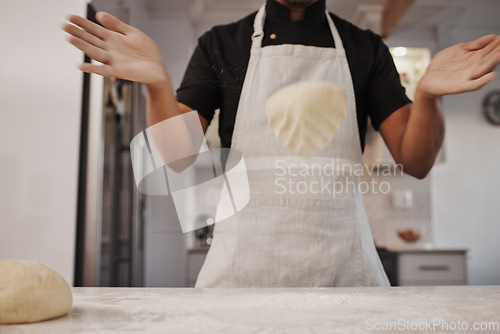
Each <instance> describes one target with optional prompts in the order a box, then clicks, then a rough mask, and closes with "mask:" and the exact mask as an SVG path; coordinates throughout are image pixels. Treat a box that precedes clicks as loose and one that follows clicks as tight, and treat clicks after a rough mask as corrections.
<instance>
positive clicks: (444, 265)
mask: <svg viewBox="0 0 500 334" xmlns="http://www.w3.org/2000/svg"><path fill="white" fill-rule="evenodd" d="M262 3H263V0H190V1H187V0H142V1H141V0H94V1H83V0H73V1H63V0H46V1H43V2H41V1H34V0H31V1H30V0H18V1H4V2H3V3H2V11H1V12H0V22H1V23H0V25H1V28H2V29H0V37H1V38H0V40H1V42H2V54H1V61H0V130H1V131H0V168H1V169H0V170H1V173H0V212H1V213H2V218H1V219H0V258H27V259H34V260H37V261H40V262H42V263H44V264H46V265H48V266H50V267H52V268H54V269H55V270H56V271H58V272H59V273H61V274H62V275H63V276H64V277H65V278H66V280H67V281H68V282H70V284H73V285H76V286H169V287H180V286H192V285H193V284H194V282H195V280H196V276H197V273H198V271H199V269H200V267H201V265H202V263H203V261H204V257H205V254H206V251H207V249H208V247H209V246H210V240H211V230H210V229H209V228H206V229H201V230H197V231H194V232H190V233H186V234H183V233H182V231H181V228H180V225H179V222H178V219H177V214H176V209H175V207H174V206H173V203H172V199H171V198H169V197H168V196H145V195H141V194H139V193H138V192H137V191H136V187H135V183H134V180H133V175H132V170H131V163H130V150H129V146H128V145H129V143H130V140H131V139H132V138H133V137H134V136H135V135H136V134H137V133H139V132H140V131H142V130H143V129H144V128H145V127H146V122H145V115H144V110H145V94H144V89H143V87H141V85H139V84H137V83H131V82H126V81H122V80H114V79H112V78H102V77H98V76H95V75H92V76H90V75H84V74H83V73H81V72H79V71H78V70H77V69H76V65H77V64H79V63H80V62H82V61H83V59H84V56H83V54H82V53H81V52H79V51H78V50H76V49H74V48H73V47H72V46H71V45H69V44H68V43H66V42H65V40H64V39H65V34H64V32H63V31H62V30H61V29H60V26H61V24H62V23H63V21H64V20H65V17H66V15H68V14H70V13H71V14H78V15H81V16H84V17H89V18H91V17H93V15H94V14H95V11H99V10H103V11H107V12H110V13H111V14H113V15H115V16H117V17H119V18H120V19H122V20H124V21H125V22H127V23H129V24H131V25H133V26H135V27H137V28H139V29H141V30H143V31H144V32H146V33H147V34H148V35H149V36H151V37H152V38H153V39H154V40H155V41H156V42H157V43H158V45H159V47H160V50H161V52H162V55H163V59H164V62H165V65H166V68H167V69H168V71H169V74H170V77H171V79H172V82H173V85H174V87H178V85H179V84H180V81H181V79H182V76H183V73H184V70H185V68H186V65H187V62H188V61H189V58H190V55H191V53H192V52H193V50H194V48H195V46H196V43H197V39H198V37H199V36H200V35H201V34H202V33H204V32H205V31H206V30H207V29H210V28H211V27H212V26H213V25H217V24H224V23H229V22H232V21H235V20H238V19H240V18H242V17H244V16H246V15H248V14H249V13H251V12H253V11H255V10H257V9H258V8H259V7H260V6H261V4H262ZM327 8H328V10H329V11H331V12H334V13H335V14H337V15H339V16H340V17H343V18H345V19H347V20H349V21H351V22H353V23H355V24H357V25H359V26H360V27H362V28H365V29H371V30H373V31H374V32H376V33H378V34H381V35H382V36H383V37H384V41H385V43H386V44H387V45H388V46H389V47H390V50H391V52H392V54H393V56H394V60H395V63H396V66H397V68H398V71H399V72H400V75H401V81H402V83H403V85H404V86H405V87H406V88H407V93H408V95H409V96H410V98H411V97H412V95H413V93H414V90H415V86H416V84H417V83H418V80H419V79H420V78H421V76H422V75H423V73H425V69H426V66H427V65H428V63H429V61H430V58H431V57H432V55H433V54H435V53H436V52H437V51H439V50H441V49H443V48H445V47H448V46H451V45H453V44H456V43H460V42H465V41H469V40H473V39H475V38H477V37H480V36H482V35H485V34H492V33H493V34H499V33H500V21H499V20H498V13H500V2H499V1H497V0H454V1H449V0H415V1H411V0H350V1H345V0H327ZM499 90H500V79H498V78H497V79H495V80H494V81H493V82H492V83H490V84H488V85H487V86H486V87H484V88H483V89H481V90H480V91H477V92H473V93H468V94H463V95H457V96H446V97H444V98H443V99H442V100H441V106H442V110H443V113H444V115H445V119H446V127H447V132H446V139H445V144H444V148H443V150H442V152H441V154H440V156H439V159H438V162H437V165H436V166H435V167H434V169H433V171H432V172H431V174H430V175H429V176H428V177H427V178H426V179H424V180H416V179H413V178H411V177H409V176H405V175H394V174H392V175H387V176H386V175H385V174H384V173H383V171H384V170H386V169H388V168H390V167H391V166H392V165H393V164H394V161H393V160H392V159H391V157H390V155H389V153H388V151H387V149H386V148H385V145H384V144H383V142H382V140H381V138H380V136H379V135H378V133H376V132H375V131H373V130H369V133H368V135H367V147H366V152H365V163H366V164H367V165H372V166H377V169H376V170H378V171H380V173H379V174H378V175H375V176H370V178H376V179H377V181H378V182H387V183H388V184H390V192H388V193H386V194H380V193H369V194H367V195H366V196H365V204H366V207H367V211H368V215H369V219H370V224H371V228H372V233H373V236H374V239H375V243H376V245H377V246H378V247H379V252H380V256H381V258H382V260H383V262H384V266H385V267H386V271H387V272H388V274H389V276H390V278H391V283H393V284H394V285H453V284H460V285H463V284H472V285H485V284H500V267H499V266H498V263H500V246H499V243H498V241H497V238H498V236H499V235H500V205H498V202H499V200H500V173H499V172H498V171H499V169H500V168H499V167H500V155H499V152H500V151H499V148H498V146H497V145H498V144H499V143H500V126H499V125H498V123H499V121H500V112H499V111H498V109H499V108H500V106H499V103H500V97H498V95H495V92H498V91H499ZM216 125H217V121H216V119H215V120H214V121H213V122H212V125H211V126H210V128H209V130H208V132H207V141H208V143H209V146H211V147H219V146H220V142H219V140H218V135H217V126H216ZM195 176H196V175H194V176H193V177H195ZM186 200H192V201H194V203H196V202H195V199H192V198H186ZM197 219H200V220H203V219H206V217H204V216H203V215H200V216H199V217H198V218H197ZM408 231H411V232H409V233H410V235H411V234H412V233H413V234H414V235H418V236H419V238H417V239H418V240H413V241H409V240H408V238H405V235H408V233H407V232H408ZM248 237H249V238H251V237H252V236H248ZM410 239H411V238H410Z"/></svg>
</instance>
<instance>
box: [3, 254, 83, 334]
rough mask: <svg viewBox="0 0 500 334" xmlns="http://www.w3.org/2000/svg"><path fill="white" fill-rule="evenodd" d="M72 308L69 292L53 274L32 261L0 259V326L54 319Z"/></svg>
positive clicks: (61, 280)
mask: <svg viewBox="0 0 500 334" xmlns="http://www.w3.org/2000/svg"><path fill="white" fill-rule="evenodd" d="M72 304H73V295H72V293H71V288H70V287H69V285H68V283H66V281H65V280H64V278H63V277H62V276H61V275H59V274H58V273H56V272H55V271H54V270H52V269H50V268H49V267H47V266H44V265H43V264H41V263H38V262H36V261H30V260H14V259H0V324H15V323H29V322H36V321H42V320H47V319H52V318H56V317H59V316H62V315H64V314H66V313H67V312H68V311H69V310H70V309H71V305H72Z"/></svg>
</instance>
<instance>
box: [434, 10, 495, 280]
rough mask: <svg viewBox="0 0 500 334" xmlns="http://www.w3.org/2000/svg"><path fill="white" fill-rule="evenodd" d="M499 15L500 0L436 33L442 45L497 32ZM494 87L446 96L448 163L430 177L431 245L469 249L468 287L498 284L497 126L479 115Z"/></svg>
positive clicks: (437, 168)
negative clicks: (483, 101) (431, 202)
mask: <svg viewBox="0 0 500 334" xmlns="http://www.w3.org/2000/svg"><path fill="white" fill-rule="evenodd" d="M482 4H483V3H482ZM498 13H500V3H498V1H490V2H488V3H487V4H486V5H484V4H483V5H482V6H478V7H477V8H475V9H474V10H471V11H469V12H468V13H467V14H466V15H465V16H464V17H462V18H461V19H460V20H458V21H457V22H455V24H453V25H451V26H448V27H446V28H445V29H442V30H441V31H440V32H439V41H440V45H441V47H442V48H444V47H447V46H450V45H452V44H455V43H459V42H465V41H469V40H473V39H475V38H477V37H479V36H481V35H485V34H489V33H496V34H499V33H500V21H498ZM493 89H500V79H495V81H494V82H492V83H490V84H488V85H487V86H486V87H484V88H483V89H481V90H480V91H478V92H473V93H467V94H462V95H456V96H447V97H445V98H444V100H443V110H444V114H445V118H446V127H447V133H446V139H445V145H446V162H445V163H444V164H441V165H438V166H436V167H435V169H434V172H433V177H432V191H433V222H434V224H433V226H434V231H433V234H434V241H435V243H436V246H438V247H452V248H457V247H459V248H462V247H463V248H468V249H469V256H468V260H469V261H468V265H469V283H470V284H500V266H499V265H498V264H499V263H500V246H499V242H498V236H499V235H500V205H499V204H498V201H499V199H500V173H499V170H500V154H499V152H500V151H499V149H498V145H499V144H500V127H499V126H493V125H490V124H488V123H487V122H486V120H485V119H484V118H483V116H482V115H481V112H480V110H481V102H482V99H483V98H484V96H485V95H486V94H487V93H488V92H489V91H491V90H493Z"/></svg>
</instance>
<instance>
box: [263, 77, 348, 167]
mask: <svg viewBox="0 0 500 334" xmlns="http://www.w3.org/2000/svg"><path fill="white" fill-rule="evenodd" d="M265 109H266V113H267V118H268V121H269V125H270V126H271V129H272V130H273V132H274V134H275V135H276V137H277V138H278V140H279V141H281V142H282V143H283V144H284V145H285V146H286V147H287V148H288V149H289V150H290V151H291V152H293V153H294V154H297V155H300V156H302V157H304V158H310V157H312V156H313V155H315V154H316V153H318V152H319V151H321V150H322V149H324V148H325V147H326V146H327V145H328V144H329V143H330V141H331V140H332V139H333V136H334V135H335V132H337V130H338V129H339V127H340V124H341V123H342V121H343V120H344V119H345V117H346V109H347V99H346V96H345V93H344V91H343V90H342V88H340V87H339V86H338V85H336V84H334V83H332V82H329V81H302V82H298V83H294V84H291V85H288V86H285V87H283V88H281V89H279V90H278V91H276V92H274V93H273V94H272V95H271V96H270V97H269V98H268V99H267V101H266V105H265Z"/></svg>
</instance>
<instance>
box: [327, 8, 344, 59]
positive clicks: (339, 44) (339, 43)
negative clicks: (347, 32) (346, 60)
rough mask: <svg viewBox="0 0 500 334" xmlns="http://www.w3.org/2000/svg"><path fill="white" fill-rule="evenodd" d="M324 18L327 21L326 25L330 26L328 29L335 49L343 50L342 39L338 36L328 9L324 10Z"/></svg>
mask: <svg viewBox="0 0 500 334" xmlns="http://www.w3.org/2000/svg"><path fill="white" fill-rule="evenodd" d="M325 14H326V20H327V21H328V26H329V27H330V31H331V32H332V36H333V41H334V42H335V49H337V50H344V44H342V39H341V38H340V35H339V32H338V30H337V27H335V24H334V23H333V20H332V17H331V16H330V13H328V10H325Z"/></svg>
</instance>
